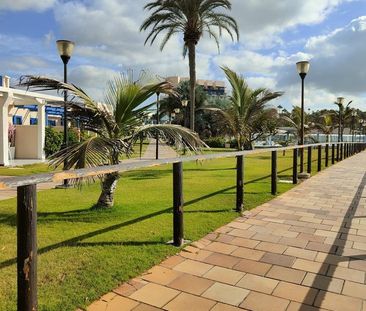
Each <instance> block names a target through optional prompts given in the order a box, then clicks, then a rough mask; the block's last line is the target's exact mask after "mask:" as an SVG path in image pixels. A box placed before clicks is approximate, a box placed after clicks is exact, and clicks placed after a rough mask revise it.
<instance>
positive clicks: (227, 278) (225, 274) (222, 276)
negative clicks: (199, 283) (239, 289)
mask: <svg viewBox="0 0 366 311" xmlns="http://www.w3.org/2000/svg"><path fill="white" fill-rule="evenodd" d="M244 275H245V273H243V272H240V271H235V270H231V269H227V268H222V267H213V268H212V269H211V270H209V271H208V272H207V273H206V274H204V275H203V277H205V278H207V279H211V280H215V281H218V282H222V283H227V284H231V285H235V284H236V283H237V282H238V281H239V280H240V279H241V278H242V277H243V276H244Z"/></svg>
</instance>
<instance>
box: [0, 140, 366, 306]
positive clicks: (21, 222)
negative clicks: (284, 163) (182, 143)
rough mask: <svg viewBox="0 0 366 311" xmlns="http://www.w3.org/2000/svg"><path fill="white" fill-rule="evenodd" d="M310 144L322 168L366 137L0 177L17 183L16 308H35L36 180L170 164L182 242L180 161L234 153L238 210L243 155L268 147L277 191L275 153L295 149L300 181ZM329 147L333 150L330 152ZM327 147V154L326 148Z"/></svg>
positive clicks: (177, 240)
mask: <svg viewBox="0 0 366 311" xmlns="http://www.w3.org/2000/svg"><path fill="white" fill-rule="evenodd" d="M305 148H307V149H308V153H307V154H308V161H307V163H308V165H307V173H311V169H312V166H311V164H312V152H313V150H314V149H316V150H317V170H318V171H320V170H321V168H322V160H323V158H322V152H323V149H324V152H325V167H328V166H329V158H330V159H331V163H332V164H334V163H335V162H336V161H337V162H339V161H341V160H342V159H345V158H348V157H349V156H352V155H354V154H355V153H359V152H361V151H363V150H365V149H366V143H330V144H327V143H324V144H312V145H303V146H290V147H283V148H269V149H256V150H250V151H238V152H225V153H215V154H208V155H196V156H188V157H179V158H172V159H161V160H154V161H139V162H135V163H126V164H119V165H111V166H101V167H96V168H88V169H79V170H70V171H62V172H54V173H48V174H36V175H31V176H23V177H12V178H6V179H5V178H0V189H9V188H17V284H18V285H17V286H18V289H17V293H18V296H17V304H18V311H36V310H37V309H38V307H37V184H40V183H45V182H51V181H53V182H60V181H63V180H64V179H73V178H81V177H92V176H101V175H103V174H107V173H112V172H126V171H131V170H135V169H141V168H147V167H154V166H161V165H165V164H173V245H174V246H178V247H179V246H181V245H182V244H183V237H184V225H183V224H184V223H183V206H184V200H183V162H192V161H203V160H213V159H222V158H236V161H237V165H236V207H235V210H236V211H237V212H241V211H242V210H243V206H244V178H243V174H244V157H245V156H248V155H253V154H258V153H265V152H271V193H272V194H273V195H275V194H276V193H277V182H278V178H277V154H278V152H279V151H285V150H293V170H292V182H293V183H294V184H297V182H298V155H299V151H300V155H301V158H302V159H303V156H304V149H305ZM330 148H331V152H330ZM330 153H331V154H330Z"/></svg>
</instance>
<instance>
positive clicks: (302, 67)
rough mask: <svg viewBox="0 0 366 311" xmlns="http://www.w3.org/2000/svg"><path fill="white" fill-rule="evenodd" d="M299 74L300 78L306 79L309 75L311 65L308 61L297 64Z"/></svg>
mask: <svg viewBox="0 0 366 311" xmlns="http://www.w3.org/2000/svg"><path fill="white" fill-rule="evenodd" d="M296 68H297V72H298V73H299V75H300V77H301V78H302V77H304V78H305V76H306V75H307V73H308V72H309V69H310V63H309V62H308V61H301V62H297V63H296Z"/></svg>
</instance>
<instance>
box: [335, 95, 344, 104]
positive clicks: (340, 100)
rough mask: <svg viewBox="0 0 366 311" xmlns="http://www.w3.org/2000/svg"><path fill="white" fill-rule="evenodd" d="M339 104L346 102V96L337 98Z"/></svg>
mask: <svg viewBox="0 0 366 311" xmlns="http://www.w3.org/2000/svg"><path fill="white" fill-rule="evenodd" d="M337 104H340V105H343V104H344V97H338V98H337Z"/></svg>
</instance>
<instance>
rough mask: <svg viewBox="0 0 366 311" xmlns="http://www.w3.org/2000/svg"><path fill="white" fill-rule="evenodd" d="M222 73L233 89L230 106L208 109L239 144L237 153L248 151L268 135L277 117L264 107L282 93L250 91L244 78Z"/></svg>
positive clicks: (259, 90)
mask: <svg viewBox="0 0 366 311" xmlns="http://www.w3.org/2000/svg"><path fill="white" fill-rule="evenodd" d="M222 69H223V70H224V72H225V75H226V77H227V79H228V81H229V83H230V85H231V87H232V95H231V96H230V97H229V106H228V107H227V108H226V109H220V108H214V107H213V108H207V109H208V110H211V111H213V112H217V113H219V114H221V115H222V116H223V118H224V120H225V121H226V126H227V129H228V133H229V134H230V135H233V136H235V137H236V139H237V141H238V149H239V150H243V149H248V148H251V144H252V142H253V141H254V140H256V139H258V138H259V137H261V136H263V135H264V134H265V133H266V132H267V133H268V131H270V127H271V124H270V122H271V120H273V119H274V117H275V115H276V114H277V112H276V109H274V108H270V107H268V106H267V104H268V102H269V101H270V100H272V99H275V98H277V97H279V96H282V94H283V93H282V92H271V91H269V90H268V89H264V88H258V89H254V90H253V89H251V88H250V87H249V86H248V84H247V83H246V81H245V79H244V77H242V76H241V75H239V74H237V73H236V72H234V71H232V70H231V69H229V68H228V67H223V68H222Z"/></svg>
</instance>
